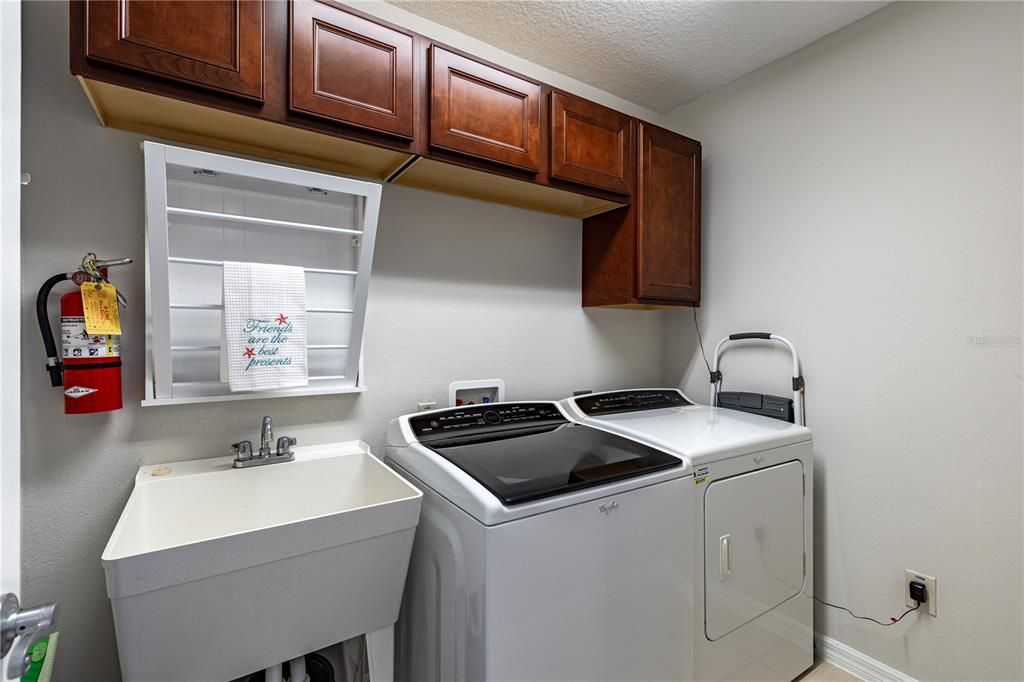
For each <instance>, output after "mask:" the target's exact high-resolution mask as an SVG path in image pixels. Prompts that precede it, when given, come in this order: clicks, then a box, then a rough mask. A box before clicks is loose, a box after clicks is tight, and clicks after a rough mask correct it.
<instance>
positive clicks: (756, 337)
mask: <svg viewBox="0 0 1024 682" xmlns="http://www.w3.org/2000/svg"><path fill="white" fill-rule="evenodd" d="M735 341H769V342H771V341H777V342H778V343H781V344H782V345H784V346H785V347H786V348H788V349H789V353H790V355H792V356H793V417H794V421H795V422H796V423H797V424H800V425H801V426H806V423H805V421H804V376H803V374H802V373H801V371H800V355H799V354H798V353H797V352H796V346H794V345H793V344H792V342H791V341H790V340H789V339H787V338H785V337H782V336H779V335H778V334H772V333H771V332H738V333H736V334H729V336H727V337H725V338H724V339H722V340H721V341H719V342H718V345H717V346H715V355H714V357H713V358H712V360H711V400H710V403H711V404H712V405H718V384H719V382H720V381H721V380H722V372H721V371H720V370H719V369H718V365H719V361H720V359H721V357H722V353H723V351H724V350H725V348H726V346H728V345H729V344H730V343H731V342H735Z"/></svg>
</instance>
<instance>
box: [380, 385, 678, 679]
mask: <svg viewBox="0 0 1024 682" xmlns="http://www.w3.org/2000/svg"><path fill="white" fill-rule="evenodd" d="M386 459H387V462H388V464H390V465H391V466H393V467H395V468H396V469H397V470H398V471H400V472H401V473H402V474H403V475H405V476H407V477H408V478H409V480H411V481H414V482H415V484H416V485H417V486H418V487H419V488H420V489H421V490H423V506H422V511H421V513H420V523H419V526H418V527H417V531H416V540H415V542H414V544H413V551H412V559H411V562H410V566H409V574H408V580H407V583H406V590H405V595H404V598H403V603H402V612H401V616H400V617H399V623H398V635H397V637H396V639H397V665H396V670H397V673H398V677H399V679H402V680H405V681H407V682H442V681H443V682H461V681H467V680H472V681H478V680H479V681H483V680H495V681H497V680H531V681H539V680H618V681H626V680H679V679H683V678H685V677H686V676H688V675H689V671H690V667H691V659H692V652H691V645H690V644H689V643H690V642H691V641H692V639H693V633H692V632H691V628H692V619H691V618H690V615H689V614H691V613H692V610H693V604H692V594H693V593H692V590H691V589H690V584H691V578H690V576H688V575H686V571H687V570H689V568H690V567H691V566H692V564H693V559H692V557H691V556H690V554H691V553H692V552H693V538H692V537H691V536H690V535H688V534H687V533H686V532H680V528H679V524H678V519H679V518H680V517H682V516H685V515H686V514H687V513H688V499H689V495H688V493H689V492H690V490H691V488H693V478H692V475H691V470H690V468H689V465H688V464H687V463H686V462H685V461H683V460H682V459H681V458H678V457H676V456H673V455H672V454H669V453H666V452H665V451H663V450H661V449H658V448H656V447H652V446H649V445H645V444H643V443H639V442H637V441H636V440H632V439H629V438H625V437H622V436H618V435H616V434H613V433H610V432H607V431H603V430H599V429H594V428H591V427H589V426H583V425H579V424H575V423H573V422H572V421H570V420H568V419H567V418H566V415H565V414H564V413H563V412H562V411H561V409H560V408H559V406H558V404H557V403H553V402H524V403H496V404H489V405H478V406H468V407H458V408H451V409H446V410H437V411H432V412H423V413H419V414H414V415H408V416H405V417H401V418H399V419H396V420H394V421H393V422H392V423H391V425H390V427H389V430H388V446H387V450H386Z"/></svg>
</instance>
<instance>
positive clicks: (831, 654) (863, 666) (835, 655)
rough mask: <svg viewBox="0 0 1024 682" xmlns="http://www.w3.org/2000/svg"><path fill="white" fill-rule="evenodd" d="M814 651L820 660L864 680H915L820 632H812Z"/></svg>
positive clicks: (884, 681)
mask: <svg viewBox="0 0 1024 682" xmlns="http://www.w3.org/2000/svg"><path fill="white" fill-rule="evenodd" d="M814 652H815V654H816V655H817V657H818V658H820V659H821V660H823V661H825V662H827V663H831V664H832V665H834V666H835V667H837V668H842V669H843V670H845V671H846V672H848V673H850V674H851V675H856V676H857V677H859V678H860V679H862V680H864V681H865V682H917V680H915V679H914V678H913V677H911V676H910V675H906V674H904V673H901V672H900V671H899V670H896V668H891V667H889V666H887V665H886V664H885V663H882V662H881V661H877V660H875V659H873V658H871V657H870V656H868V655H867V654H865V653H861V652H860V651H857V650H856V649H854V648H853V647H851V646H847V645H846V644H843V643H842V642H840V641H838V640H835V639H832V638H831V637H828V636H826V635H822V634H820V633H817V632H816V633H814Z"/></svg>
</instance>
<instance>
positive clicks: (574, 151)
mask: <svg viewBox="0 0 1024 682" xmlns="http://www.w3.org/2000/svg"><path fill="white" fill-rule="evenodd" d="M630 121H631V119H630V118H629V116H626V115H625V114H622V113H619V112H618V111H614V110H612V109H608V108H607V107H603V106H601V105H599V104H595V103H593V102H588V101H586V100H582V99H577V98H575V97H570V96H568V95H563V94H561V93H557V92H555V93H552V94H551V177H553V178H558V179H559V180H567V181H569V182H574V183H577V184H580V185H588V186H590V187H597V188H599V189H606V190H609V191H612V192H621V193H622V194H628V193H629V184H628V183H627V181H626V178H627V174H628V173H629V169H630V166H631V163H630V161H631V159H630V152H631V151H632V146H631V142H632V140H631V139H630Z"/></svg>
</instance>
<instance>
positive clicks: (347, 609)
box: [102, 442, 422, 682]
mask: <svg viewBox="0 0 1024 682" xmlns="http://www.w3.org/2000/svg"><path fill="white" fill-rule="evenodd" d="M231 461H232V460H231V458H230V457H220V458H214V459H204V460H192V461H186V462H171V463H168V464H163V465H158V466H145V467H142V468H140V469H139V472H138V474H137V475H136V478H135V489H134V490H133V491H132V494H131V497H129V498H128V503H127V504H126V505H125V508H124V511H123V512H122V513H121V518H120V519H119V520H118V522H117V526H115V528H114V532H113V533H112V534H111V536H110V540H109V542H108V543H107V547H106V549H105V550H104V551H103V557H102V561H103V568H104V570H105V572H106V576H107V594H108V596H109V597H110V600H111V604H112V607H113V611H114V625H115V629H116V631H117V641H118V652H119V654H120V658H121V673H122V676H123V677H124V679H125V680H126V681H131V680H140V681H141V680H145V682H159V681H162V680H168V681H169V682H170V681H172V680H173V681H174V682H184V681H188V680H196V681H197V682H198V681H199V680H202V681H203V682H209V681H211V680H231V679H234V678H236V677H241V676H243V675H247V674H248V673H251V672H254V671H256V670H261V669H263V668H266V667H267V666H269V665H273V664H275V663H279V662H281V661H285V660H289V659H291V658H294V657H296V656H300V655H302V654H305V653H308V652H310V651H315V650H317V649H320V648H323V647H325V646H328V645H330V644H333V643H335V642H339V641H342V640H345V639H348V638H350V637H354V636H357V635H359V634H362V633H365V632H371V631H374V630H378V629H380V628H383V627H387V626H388V625H391V624H392V623H394V622H395V621H396V620H397V619H398V609H399V606H400V604H401V598H402V589H403V586H404V584H405V574H406V570H407V568H408V565H409V554H410V551H411V549H412V541H413V535H414V533H415V528H416V524H417V523H418V521H419V511H420V501H421V498H422V493H420V491H419V490H417V489H416V488H414V487H413V486H412V485H410V484H409V483H408V482H406V481H405V479H403V478H402V477H401V476H399V475H398V474H397V473H395V472H394V471H393V470H391V469H390V468H388V467H387V466H385V465H384V464H383V463H381V462H380V460H378V459H377V458H376V457H374V456H373V455H372V454H370V451H369V448H368V447H367V445H366V444H365V443H362V442H350V443H337V444H333V445H320V446H312V447H298V448H295V461H293V462H286V463H280V464H270V465H266V466H259V467H252V468H248V469H233V468H232V467H231Z"/></svg>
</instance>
